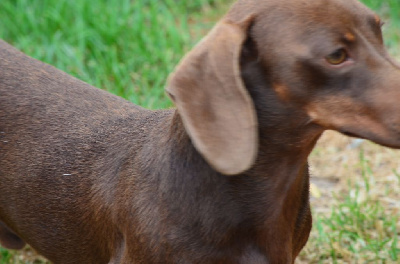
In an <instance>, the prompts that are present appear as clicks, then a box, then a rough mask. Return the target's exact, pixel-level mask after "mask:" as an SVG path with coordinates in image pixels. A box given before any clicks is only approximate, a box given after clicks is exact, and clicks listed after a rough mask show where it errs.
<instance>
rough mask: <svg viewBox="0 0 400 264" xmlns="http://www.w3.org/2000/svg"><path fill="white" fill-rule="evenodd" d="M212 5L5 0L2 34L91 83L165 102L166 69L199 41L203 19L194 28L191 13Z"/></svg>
mask: <svg viewBox="0 0 400 264" xmlns="http://www.w3.org/2000/svg"><path fill="white" fill-rule="evenodd" d="M219 2H221V1H219ZM213 6H215V1H214V0H192V1H180V2H179V3H177V2H176V1H173V0H163V1H156V0H135V1H132V0H110V1H93V0H83V1H68V0H41V1H30V0H2V1H0V17H1V20H0V37H1V38H3V39H5V40H6V41H8V42H10V43H11V44H13V45H14V46H16V47H17V48H19V49H21V50H22V51H24V52H25V53H27V54H29V55H31V56H33V57H35V58H37V59H39V60H42V61H45V62H47V63H49V64H52V65H54V66H55V67H57V68H59V69H61V70H64V71H66V72H68V73H70V74H72V75H74V76H76V77H78V78H79V79H81V80H83V81H86V82H88V83H90V84H92V85H94V86H97V87H100V88H103V89H105V90H108V91H110V92H112V93H114V94H117V95H119V96H122V97H124V98H127V99H128V100H130V101H132V102H134V103H136V104H140V105H142V106H145V107H148V108H165V107H168V106H171V103H170V101H169V100H168V99H167V98H166V96H165V95H164V91H163V88H164V85H165V80H166V78H167V76H168V73H170V72H171V71H172V69H173V67H174V65H175V64H176V63H177V62H178V60H179V59H180V58H181V56H182V54H184V53H185V52H186V51H187V50H188V49H189V48H190V47H191V46H192V45H193V44H194V41H196V40H197V38H198V36H193V34H190V33H191V32H192V33H193V32H195V31H196V30H197V29H198V28H199V27H201V26H203V25H201V24H198V25H191V26H190V29H189V25H188V21H189V16H190V17H193V18H194V19H195V18H196V14H197V17H199V16H198V15H199V13H200V12H201V11H202V10H204V8H207V7H209V9H210V8H211V7H213ZM189 30H191V32H190V31H189Z"/></svg>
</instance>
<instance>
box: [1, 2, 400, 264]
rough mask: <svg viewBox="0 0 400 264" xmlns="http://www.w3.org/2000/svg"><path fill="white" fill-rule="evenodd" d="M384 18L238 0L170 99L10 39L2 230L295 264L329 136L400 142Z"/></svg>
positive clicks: (50, 250)
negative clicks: (314, 168)
mask: <svg viewBox="0 0 400 264" xmlns="http://www.w3.org/2000/svg"><path fill="white" fill-rule="evenodd" d="M379 23H380V22H379V19H378V17H376V16H375V15H374V14H373V13H372V12H371V11H370V10H368V9H367V8H365V7H364V6H362V5H361V4H360V3H359V2H357V1H355V0H262V1H260V0H239V1H238V2H237V3H236V4H234V5H233V7H232V9H231V10H230V11H229V12H228V13H227V15H226V16H225V17H224V18H222V20H221V21H220V22H219V23H218V24H217V25H216V27H215V28H214V30H213V31H212V32H211V33H210V34H209V35H208V36H207V37H206V38H205V39H204V40H203V41H202V42H201V43H200V44H199V45H198V46H197V47H195V48H194V50H193V51H191V52H190V53H189V54H188V55H187V56H186V57H185V59H184V60H183V61H182V62H181V63H180V64H179V65H178V67H177V69H176V71H175V72H174V73H173V74H172V75H171V77H170V79H169V84H168V87H167V91H168V93H169V94H170V96H171V98H172V99H173V100H174V102H175V103H176V105H177V110H175V109H171V110H162V111H150V110H146V109H143V108H141V107H139V106H136V105H133V104H132V103H130V102H127V101H125V100H123V99H121V98H119V97H116V96H114V95H111V94H109V93H107V92H104V91H102V90H99V89H97V88H94V87H92V86H90V85H88V84H85V83H83V82H81V81H79V80H77V79H75V78H73V77H71V76H69V75H67V74H65V73H63V72H61V71H59V70H57V69H55V68H53V67H51V66H49V65H46V64H44V63H42V62H39V61H37V60H34V59H32V58H30V57H28V56H26V55H24V54H22V53H20V52H19V51H17V50H15V49H14V48H12V47H11V46H9V45H8V44H6V43H5V42H0V242H1V243H2V245H3V246H5V247H8V248H21V247H22V246H23V245H24V244H25V242H26V243H28V244H30V245H31V246H32V247H33V248H34V249H36V250H37V251H38V252H39V253H41V254H43V255H44V256H45V257H47V258H48V259H49V260H51V261H52V262H54V263H56V264H57V263H61V264H69V263H71V264H72V263H79V264H81V263H88V264H90V263H94V264H102V263H104V264H106V263H108V264H116V263H124V264H132V263H134V264H152V263H164V264H186V263H193V264H225V263H226V264H267V263H268V264H280V263H282V264H284V263H294V260H295V258H296V256H297V255H298V253H299V252H300V250H301V249H302V247H303V246H304V244H305V243H306V241H307V239H308V235H309V232H310V228H311V213H310V207H309V197H308V196H309V174H308V167H307V157H308V155H309V153H310V152H311V150H312V148H313V146H314V144H315V142H316V141H317V140H318V138H319V136H320V135H321V133H322V132H323V131H324V130H325V129H334V130H337V131H340V132H343V133H346V134H350V135H354V136H358V137H363V138H367V139H370V140H373V141H375V142H377V143H379V144H382V145H386V146H390V147H400V104H399V103H398V102H399V100H400V89H399V88H400V87H399V84H400V71H399V68H398V66H396V64H395V63H394V62H393V61H392V60H391V59H390V58H389V57H388V55H387V53H386V51H385V49H384V47H383V44H382V37H381V32H380V25H379ZM341 48H344V49H345V50H346V52H347V54H348V56H349V58H348V59H347V60H346V61H345V62H343V63H342V64H340V65H335V66H334V65H331V64H329V63H328V62H327V60H326V59H325V57H326V56H328V55H329V54H332V53H333V52H335V51H336V50H338V49H341Z"/></svg>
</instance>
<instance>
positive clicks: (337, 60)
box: [325, 49, 348, 65]
mask: <svg viewBox="0 0 400 264" xmlns="http://www.w3.org/2000/svg"><path fill="white" fill-rule="evenodd" d="M325 58H326V60H327V61H328V62H329V63H330V64H332V65H338V64H341V63H343V62H345V61H346V60H347V59H348V55H347V52H346V50H345V49H338V50H337V51H335V52H333V53H332V54H330V55H328V56H326V57H325Z"/></svg>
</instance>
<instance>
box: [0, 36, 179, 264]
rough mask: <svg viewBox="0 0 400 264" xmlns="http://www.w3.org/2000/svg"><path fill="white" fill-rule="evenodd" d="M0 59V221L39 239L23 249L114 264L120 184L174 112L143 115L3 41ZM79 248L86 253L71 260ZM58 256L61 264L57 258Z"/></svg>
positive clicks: (142, 112)
mask: <svg viewBox="0 0 400 264" xmlns="http://www.w3.org/2000/svg"><path fill="white" fill-rule="evenodd" d="M0 58H1V60H0V168H1V169H0V179H1V180H0V220H3V221H4V222H6V224H8V225H11V226H9V227H10V228H11V229H12V230H14V231H16V232H17V233H20V234H24V235H25V236H26V237H29V238H34V239H33V240H28V241H26V242H27V243H29V244H31V245H32V246H33V247H34V248H38V249H42V250H43V249H45V250H46V251H47V252H51V251H52V250H51V249H46V247H48V246H49V245H51V246H52V248H53V249H56V248H58V249H61V248H62V249H63V251H64V254H65V255H69V257H68V259H74V260H76V261H78V262H76V263H89V262H86V259H85V258H86V257H87V256H90V255H91V254H97V255H98V256H99V258H98V259H101V257H100V256H101V255H104V259H109V256H108V254H109V252H107V248H109V246H111V245H106V243H114V242H113V241H115V240H114V239H112V238H110V237H109V236H110V234H113V235H115V236H118V234H114V233H112V232H109V230H111V229H112V228H113V227H112V225H113V223H112V222H111V220H110V219H112V217H110V214H111V213H112V212H111V210H110V207H111V206H112V205H113V203H116V201H115V200H114V194H113V192H115V191H116V190H117V189H118V188H117V186H116V185H118V184H119V183H120V182H122V181H125V180H127V179H125V180H120V179H118V178H116V177H119V176H121V175H126V174H124V173H122V172H123V170H129V171H130V174H129V177H130V178H131V179H129V180H130V181H133V179H134V177H135V175H136V174H137V173H135V170H136V169H138V168H135V167H134V166H130V165H131V163H132V161H133V159H134V158H135V153H137V152H138V151H141V147H142V146H143V145H145V144H146V142H147V141H148V140H147V138H146V135H148V134H151V131H150V130H149V131H147V133H143V132H144V130H146V129H150V127H153V128H154V129H157V125H156V124H155V123H157V122H158V123H163V121H162V120H163V119H164V118H165V117H166V118H169V116H171V114H172V113H171V111H162V112H153V111H149V110H145V109H143V108H141V107H138V106H136V105H134V104H132V103H130V102H128V101H125V100H124V99H122V98H119V97H117V96H114V95H111V94H109V93H107V92H104V91H102V90H100V89H97V88H94V87H92V86H90V85H88V84H86V83H84V82H82V81H79V80H77V79H75V78H73V77H71V76H69V75H67V74H65V73H63V72H61V71H59V70H57V69H55V68H54V67H52V66H49V65H47V64H44V63H42V62H39V61H37V60H34V59H32V58H29V57H28V56H26V55H24V54H23V53H21V52H19V51H18V50H16V49H14V48H13V47H11V46H10V45H8V44H7V43H5V42H3V41H1V42H0ZM150 124H151V126H150ZM104 185H106V186H104ZM118 190H123V189H121V188H119V189H118ZM16 193H19V195H16ZM95 204H98V206H96V205H95ZM114 207H116V206H115V205H114ZM114 209H116V208H114ZM94 210H95V211H94ZM93 218H98V219H93ZM15 219H21V220H22V221H16V220H15ZM77 219H78V221H77ZM99 220H101V221H99ZM72 222H75V225H71V223H72ZM0 223H1V221H0ZM10 223H18V225H12V224H10ZM85 223H92V224H91V225H93V223H98V225H99V226H98V227H96V228H93V226H85ZM32 224H33V225H35V228H32ZM49 230H51V232H49ZM89 230H96V233H93V234H90V231H89ZM65 233H68V234H73V235H72V236H68V240H73V243H71V241H67V240H66V239H65V237H64V236H63V234H65ZM83 233H85V235H83ZM104 236H108V237H104ZM24 240H25V238H24ZM49 240H51V243H49ZM99 240H100V241H104V243H103V244H104V245H103V246H104V247H102V248H99V246H98V245H99V242H98V241H99ZM93 241H96V242H95V243H94V242H93ZM74 244H75V246H78V247H84V248H82V249H81V250H80V252H85V253H84V254H80V255H79V256H77V255H75V256H73V254H74V252H76V250H72V248H71V250H69V249H70V247H71V245H74ZM100 244H101V243H100ZM111 247H115V246H114V245H112V246H111ZM46 255H47V256H48V257H51V256H49V255H48V253H47V254H46ZM54 256H55V257H54V258H53V261H56V262H57V258H59V257H60V252H55V255H54ZM56 256H57V257H56ZM79 260H80V261H79ZM105 261H106V260H105ZM99 263H100V262H99Z"/></svg>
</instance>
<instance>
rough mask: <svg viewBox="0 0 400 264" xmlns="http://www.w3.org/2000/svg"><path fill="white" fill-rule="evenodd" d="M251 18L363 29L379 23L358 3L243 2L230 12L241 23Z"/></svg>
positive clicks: (311, 0) (334, 0) (333, 0)
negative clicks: (353, 26) (356, 25)
mask: <svg viewBox="0 0 400 264" xmlns="http://www.w3.org/2000/svg"><path fill="white" fill-rule="evenodd" d="M249 14H255V16H257V17H263V18H265V19H271V20H281V21H282V20H285V21H287V22H295V23H308V22H309V21H312V22H313V23H325V24H332V25H334V24H343V25H345V24H348V23H358V24H360V25H362V24H365V23H366V22H368V21H370V20H376V21H377V23H379V21H378V20H379V18H378V17H377V16H376V15H375V13H374V12H373V11H371V10H370V9H369V8H367V7H366V6H365V5H363V4H362V3H360V2H359V1H358V0H239V1H237V2H236V4H234V5H233V7H232V9H231V10H230V11H229V13H228V17H229V18H230V19H232V20H234V21H235V20H237V21H238V20H242V19H244V18H246V16H248V15H249ZM279 18H280V19H279ZM271 23H273V21H271ZM283 24H286V23H283ZM277 26H279V25H277Z"/></svg>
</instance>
